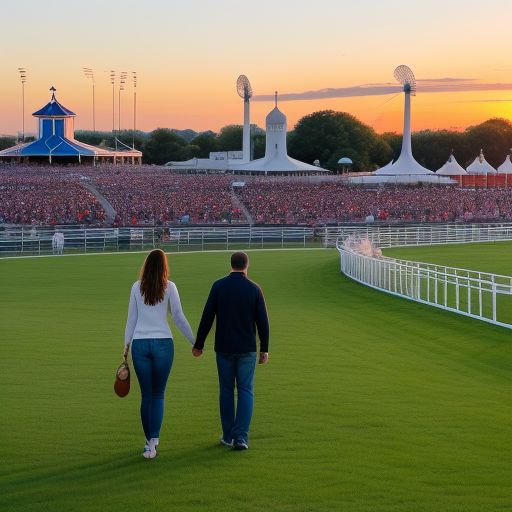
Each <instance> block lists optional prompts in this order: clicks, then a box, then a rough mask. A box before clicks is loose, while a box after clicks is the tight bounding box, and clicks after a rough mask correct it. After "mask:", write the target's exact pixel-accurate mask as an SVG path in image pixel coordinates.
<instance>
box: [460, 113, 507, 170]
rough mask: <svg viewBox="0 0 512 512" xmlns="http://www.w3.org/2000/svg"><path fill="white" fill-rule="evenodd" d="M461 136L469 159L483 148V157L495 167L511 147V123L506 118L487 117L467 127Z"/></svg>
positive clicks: (501, 161) (500, 162)
mask: <svg viewBox="0 0 512 512" xmlns="http://www.w3.org/2000/svg"><path fill="white" fill-rule="evenodd" d="M463 138H464V142H465V150H466V152H467V154H468V157H469V160H470V161H472V160H474V158H475V157H476V156H477V155H478V154H479V153H480V149H483V150H484V153H485V159H486V160H487V161H488V162H489V163H490V164H491V165H492V166H493V167H497V166H499V165H500V164H502V163H503V160H504V159H505V156H506V154H507V153H508V152H509V151H510V148H511V147H512V123H511V122H510V121H508V120H506V119H499V118H494V119H489V120H487V121H484V122H483V123H481V124H479V125H476V126H470V127H469V128H467V129H466V130H465V132H464V133H463Z"/></svg>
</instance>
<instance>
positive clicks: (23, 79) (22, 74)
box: [18, 68, 27, 142]
mask: <svg viewBox="0 0 512 512" xmlns="http://www.w3.org/2000/svg"><path fill="white" fill-rule="evenodd" d="M18 73H19V74H20V81H21V133H22V135H21V137H22V141H23V142H25V84H26V82H27V70H26V69H25V68H18Z"/></svg>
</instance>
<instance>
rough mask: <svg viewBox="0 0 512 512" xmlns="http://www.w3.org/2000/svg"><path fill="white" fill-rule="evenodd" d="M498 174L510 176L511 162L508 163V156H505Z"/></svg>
mask: <svg viewBox="0 0 512 512" xmlns="http://www.w3.org/2000/svg"><path fill="white" fill-rule="evenodd" d="M498 172H499V173H500V174H512V162H511V161H510V155H507V158H505V161H504V162H503V163H502V164H501V165H500V166H499V167H498Z"/></svg>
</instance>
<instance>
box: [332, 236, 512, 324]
mask: <svg viewBox="0 0 512 512" xmlns="http://www.w3.org/2000/svg"><path fill="white" fill-rule="evenodd" d="M337 249H338V251H339V252H340V256H341V272H342V273H343V274H345V275H346V276H348V277H350V278H352V279H353V280H355V281H357V282H359V283H362V284H365V285H366V286H370V287H372V288H375V289H377V290H380V291H384V292H387V293H390V294H392V295H397V296H399V297H403V298H407V299H410V300H413V301H416V302H420V303H422V304H428V305H430V306H434V307H437V308H441V309H444V310H446V311H452V312H454V313H458V314H461V315H465V316H469V317H471V318H475V319H478V320H482V321H485V322H489V323H492V324H495V325H500V326H503V327H506V328H509V329H512V307H511V306H512V298H511V296H512V277H509V276H502V275H498V274H490V273H487V272H478V271H473V270H467V269H461V268H456V267H446V266H443V265H435V264H431V263H422V262H416V261H407V260H399V259H395V258H386V257H370V256H366V255H364V254H361V253H359V252H357V251H356V250H354V249H350V248H347V247H345V246H344V245H343V242H338V243H337Z"/></svg>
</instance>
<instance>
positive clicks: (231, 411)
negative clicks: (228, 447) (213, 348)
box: [217, 352, 256, 442]
mask: <svg viewBox="0 0 512 512" xmlns="http://www.w3.org/2000/svg"><path fill="white" fill-rule="evenodd" d="M255 367H256V352H246V353H244V354H224V353H220V352H217V371H218V373H219V386H220V395H219V405H220V420H221V423H222V437H223V439H224V440H225V441H228V442H230V441H231V440H235V441H245V442H247V441H248V440H249V425H250V423H251V418H252V411H253V406H254V392H253V389H254V369H255ZM235 385H236V389H237V394H238V400H237V406H236V412H235Z"/></svg>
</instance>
